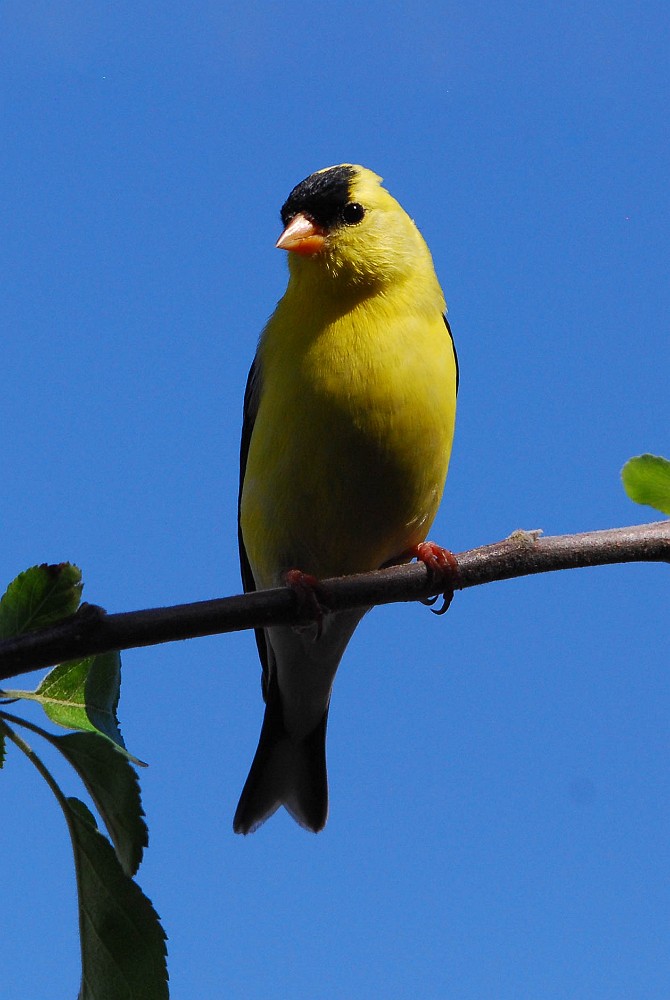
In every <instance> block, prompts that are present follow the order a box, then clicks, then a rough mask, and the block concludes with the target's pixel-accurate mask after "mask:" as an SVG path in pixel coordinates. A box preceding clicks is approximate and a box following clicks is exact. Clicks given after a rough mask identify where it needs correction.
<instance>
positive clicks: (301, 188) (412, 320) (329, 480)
mask: <svg viewBox="0 0 670 1000" xmlns="http://www.w3.org/2000/svg"><path fill="white" fill-rule="evenodd" d="M281 217H282V223H283V225H284V230H283V232H282V234H281V236H280V238H279V240H278V242H277V247H278V248H280V249H282V250H287V251H288V253H289V257H288V262H289V282H288V287H287V289H286V293H285V294H284V296H283V298H282V299H281V300H280V302H279V303H278V305H277V308H276V309H275V311H274V313H273V315H272V317H271V318H270V320H269V322H268V324H267V326H266V327H265V329H264V330H263V332H262V334H261V337H260V341H259V344H258V349H257V352H256V357H255V359H254V362H253V365H252V367H251V371H250V373H249V379H248V382H247V388H246V393H245V400H244V425H243V430H242V445H241V456H240V493H239V545H240V561H241V567H242V578H243V583H244V589H245V591H250V590H261V589H264V588H267V587H276V586H279V585H281V584H282V583H284V582H287V579H288V581H289V583H292V584H293V585H294V586H298V587H300V585H301V584H302V583H304V581H305V580H307V581H308V579H309V578H307V577H305V576H303V575H302V574H309V575H310V576H313V577H315V578H325V577H330V576H339V575H344V574H348V573H359V572H363V571H365V570H373V569H378V568H379V567H381V566H385V565H388V564H392V563H401V562H408V561H409V560H410V559H411V558H412V557H413V556H415V555H417V554H419V555H420V556H421V551H420V550H419V552H418V553H417V546H419V545H420V543H422V542H424V540H425V539H426V535H427V533H428V530H429V528H430V526H431V524H432V521H433V518H434V517H435V514H436V512H437V509H438V506H439V504H440V500H441V497H442V491H443V488H444V482H445V479H446V475H447V467H448V464H449V455H450V452H451V443H452V438H453V433H454V419H455V414H456V392H457V388H458V362H457V359H456V353H455V350H454V344H453V339H452V337H451V331H450V329H449V325H448V323H447V321H446V305H445V301H444V296H443V294H442V290H441V288H440V285H439V284H438V280H437V277H436V275H435V271H434V268H433V261H432V257H431V255H430V251H429V250H428V247H427V246H426V243H425V242H424V240H423V238H422V236H421V234H420V233H419V231H418V229H417V227H416V226H415V224H414V222H413V221H412V220H411V219H410V217H409V216H408V215H407V214H406V212H405V211H404V210H403V209H402V208H401V207H400V205H399V204H398V202H397V201H396V200H395V199H394V198H392V197H391V195H390V194H389V193H388V192H387V191H386V190H385V189H384V188H383V187H382V186H381V178H380V177H378V176H377V175H376V174H374V173H372V172H371V171H370V170H367V169H365V168H364V167H361V166H355V165H352V164H341V165H340V166H335V167H328V168H326V169H325V170H319V171H318V172H317V173H314V174H311V175H310V176H309V177H307V178H306V179H305V180H304V181H302V182H301V183H300V184H298V185H297V187H295V188H294V189H293V191H292V192H291V194H290V195H289V197H288V199H287V201H286V203H285V204H284V206H283V208H282V211H281ZM292 570H300V571H301V573H299V574H297V575H296V574H295V573H293V574H292V573H291V572H290V571H292ZM308 585H309V582H307V586H308ZM365 610H367V609H360V608H359V609H356V610H353V611H342V612H337V613H333V614H326V615H325V616H324V619H323V623H322V627H321V628H320V629H318V630H317V629H316V628H311V629H310V628H307V629H305V628H289V627H283V626H282V627H279V626H277V627H272V628H267V629H257V630H256V642H257V644H258V650H259V654H260V659H261V664H262V668H263V676H262V687H263V697H264V699H265V702H266V708H265V718H264V721H263V728H262V730H261V735H260V741H259V744H258V749H257V751H256V756H255V758H254V761H253V764H252V766H251V771H250V773H249V777H248V778H247V782H246V784H245V786H244V789H243V791H242V796H241V798H240V802H239V805H238V807H237V812H236V813H235V819H234V824H233V826H234V830H235V831H236V832H237V833H251V832H252V831H254V830H256V829H257V828H258V827H259V826H260V825H261V823H263V822H264V821H265V820H266V819H267V818H268V817H269V816H271V815H272V814H273V813H274V812H275V811H276V810H277V809H278V808H279V806H284V807H285V808H286V809H287V810H288V812H289V813H290V814H291V816H292V817H293V818H294V819H295V820H296V821H297V822H298V823H299V824H300V825H301V826H303V827H305V828H306V829H308V830H313V831H314V832H317V831H319V830H321V829H322V828H323V827H324V825H325V823H326V818H327V815H328V786H327V780H326V723H327V719H328V707H329V704H330V696H331V690H332V686H333V681H334V678H335V672H336V671H337V668H338V665H339V663H340V660H341V658H342V654H343V653H344V650H345V648H346V646H347V643H348V642H349V639H350V638H351V636H352V634H353V632H354V629H355V628H356V625H357V624H358V622H359V621H360V619H361V618H362V616H363V614H364V613H365Z"/></svg>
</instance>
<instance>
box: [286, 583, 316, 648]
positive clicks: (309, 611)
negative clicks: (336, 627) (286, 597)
mask: <svg viewBox="0 0 670 1000" xmlns="http://www.w3.org/2000/svg"><path fill="white" fill-rule="evenodd" d="M282 579H283V581H284V583H285V584H286V586H287V587H288V588H289V589H290V590H292V591H293V593H294V594H295V596H296V603H297V605H298V611H299V612H300V615H301V617H302V616H304V617H305V618H308V619H309V622H310V624H311V623H315V624H316V638H317V639H320V638H321V634H322V632H323V616H324V614H325V609H324V606H323V605H322V604H321V602H320V600H319V597H318V594H317V592H316V591H317V587H318V585H319V581H318V580H317V578H316V577H315V576H312V574H311V573H303V571H302V570H301V569H287V570H286V572H285V573H283V574H282Z"/></svg>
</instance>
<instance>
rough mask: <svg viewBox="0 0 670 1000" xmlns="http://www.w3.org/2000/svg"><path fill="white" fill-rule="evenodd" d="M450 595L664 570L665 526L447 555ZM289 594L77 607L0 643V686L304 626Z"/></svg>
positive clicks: (520, 534) (401, 569)
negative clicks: (99, 656) (617, 567)
mask: <svg viewBox="0 0 670 1000" xmlns="http://www.w3.org/2000/svg"><path fill="white" fill-rule="evenodd" d="M456 559H457V562H458V579H457V580H456V581H455V586H456V588H457V589H459V590H465V589H466V588H467V587H477V586H480V585H481V584H484V583H492V582H493V581H494V580H509V579H512V578H514V577H520V576H528V575H530V574H533V573H549V572H552V571H554V570H559V569H577V568H580V567H586V566H603V565H607V564H613V563H627V562H670V521H657V522H654V523H652V524H640V525H634V526H632V527H630V528H610V529H608V530H606V531H588V532H585V533H583V534H579V535H555V536H549V537H547V538H541V537H538V532H532V531H531V532H527V531H516V532H514V533H513V534H512V535H510V536H509V538H506V539H505V540H504V541H502V542H496V543H495V544H493V545H484V546H482V547H481V548H477V549H470V550H469V551H467V552H461V553H459V554H458V555H457V556H456ZM443 588H444V584H442V586H441V587H440V585H439V584H438V585H436V583H435V582H434V581H432V580H431V577H430V574H429V573H428V571H427V570H426V567H425V566H424V565H423V564H422V563H413V564H411V565H408V566H393V567H391V568H389V569H381V570H377V571H375V572H372V573H360V574H358V575H356V576H348V577H338V578H336V579H330V580H323V581H322V582H321V583H320V584H319V598H320V600H321V602H322V604H323V605H324V607H326V608H328V609H329V610H331V611H338V610H342V609H344V608H354V607H368V606H371V605H374V604H392V603H394V602H399V601H417V600H422V599H425V598H428V597H431V596H434V595H435V594H436V593H437V594H439V592H440V590H441V589H443ZM305 620H306V619H305V617H304V613H303V614H302V615H301V614H300V613H299V611H298V609H297V604H296V597H295V594H294V593H293V591H291V590H289V589H288V588H286V587H280V588H278V589H276V590H265V591H259V592H257V593H252V594H244V595H240V596H237V597H223V598H220V599H218V600H214V601H199V602H197V603H195V604H177V605H174V606H173V607H169V608H149V609H148V610H146V611H131V612H125V613H123V614H111V615H108V614H106V613H105V612H104V611H103V610H102V609H101V608H97V607H95V606H92V605H88V604H84V605H82V607H81V608H80V610H79V611H78V612H77V614H76V615H74V616H73V617H72V618H68V619H66V620H64V621H62V622H60V623H59V624H58V625H54V626H51V627H49V628H45V629H40V630H39V631H35V632H31V633H28V634H27V635H22V636H19V637H17V638H15V639H9V640H6V641H5V642H2V643H0V680H4V679H5V678H7V677H13V676H15V675H16V674H21V673H25V672H27V671H31V670H39V669H40V668H42V667H47V666H51V665H52V664H54V663H62V662H63V661H65V660H73V659H77V658H80V657H83V656H90V655H91V654H93V653H103V652H106V651H108V650H112V649H130V648H132V647H136V646H153V645H156V644H158V643H162V642H174V641H175V640H177V639H192V638H195V637H197V636H203V635H215V634H219V633H223V632H237V631H240V630H242V629H247V628H254V627H257V626H264V625H296V624H300V623H302V622H304V621H305Z"/></svg>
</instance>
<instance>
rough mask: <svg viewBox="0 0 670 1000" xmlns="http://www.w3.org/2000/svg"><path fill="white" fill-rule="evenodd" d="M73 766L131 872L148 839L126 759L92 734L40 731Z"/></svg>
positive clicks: (137, 789) (123, 864)
mask: <svg viewBox="0 0 670 1000" xmlns="http://www.w3.org/2000/svg"><path fill="white" fill-rule="evenodd" d="M42 735H43V736H45V737H46V738H47V739H48V740H49V742H50V743H52V744H53V746H55V747H57V748H58V749H59V750H60V752H61V753H62V754H63V756H64V757H65V758H66V759H67V760H68V761H69V763H70V764H71V765H72V767H73V768H74V769H75V771H76V772H77V774H78V775H79V777H80V778H81V780H82V781H83V782H84V784H85V786H86V789H87V791H88V793H89V795H90V796H91V798H92V800H93V802H94V803H95V807H96V809H97V810H98V812H99V813H100V816H101V817H102V820H103V822H104V824H105V826H106V827H107V831H108V833H109V836H110V837H111V840H112V843H113V844H114V849H115V851H116V855H117V857H118V859H119V861H120V863H121V867H122V868H123V870H124V872H125V873H126V875H134V874H135V872H136V871H137V869H138V868H139V866H140V863H141V861H142V852H143V849H144V848H145V847H146V846H147V844H148V842H149V837H148V831H147V827H146V823H145V822H144V819H143V817H144V811H143V809H142V802H141V799H140V787H139V781H138V778H137V774H136V773H135V771H134V770H133V768H132V767H131V765H130V763H129V761H128V758H127V757H126V756H125V754H123V753H121V752H120V750H118V749H117V748H116V747H115V746H113V745H112V744H111V743H110V742H109V741H108V740H105V739H101V738H100V737H99V736H98V735H96V734H95V733H68V734H67V735H66V736H53V735H52V734H51V733H45V732H43V733H42Z"/></svg>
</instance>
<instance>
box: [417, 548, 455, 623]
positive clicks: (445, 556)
mask: <svg viewBox="0 0 670 1000" xmlns="http://www.w3.org/2000/svg"><path fill="white" fill-rule="evenodd" d="M411 553H412V555H413V556H415V557H416V558H417V559H418V561H419V562H422V563H423V564H424V566H425V567H426V569H427V570H428V575H429V577H430V580H431V583H435V584H439V585H440V586H441V587H442V586H443V587H444V590H443V591H442V594H441V595H440V594H436V595H435V597H426V598H425V600H423V601H422V602H421V603H422V604H427V605H429V606H431V605H433V604H435V602H436V601H437V599H438V597H440V596H441V597H442V606H441V607H439V608H433V607H431V608H430V610H431V611H432V612H433V614H434V615H443V614H444V613H445V612H446V611H448V610H449V605H450V604H451V602H452V600H453V598H454V591H455V590H456V588H457V587H458V561H457V559H456V556H455V555H454V553H453V552H450V551H449V549H445V548H443V547H442V546H441V545H437V544H436V543H435V542H419V544H418V545H415V546H414V547H413V548H412V549H411Z"/></svg>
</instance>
